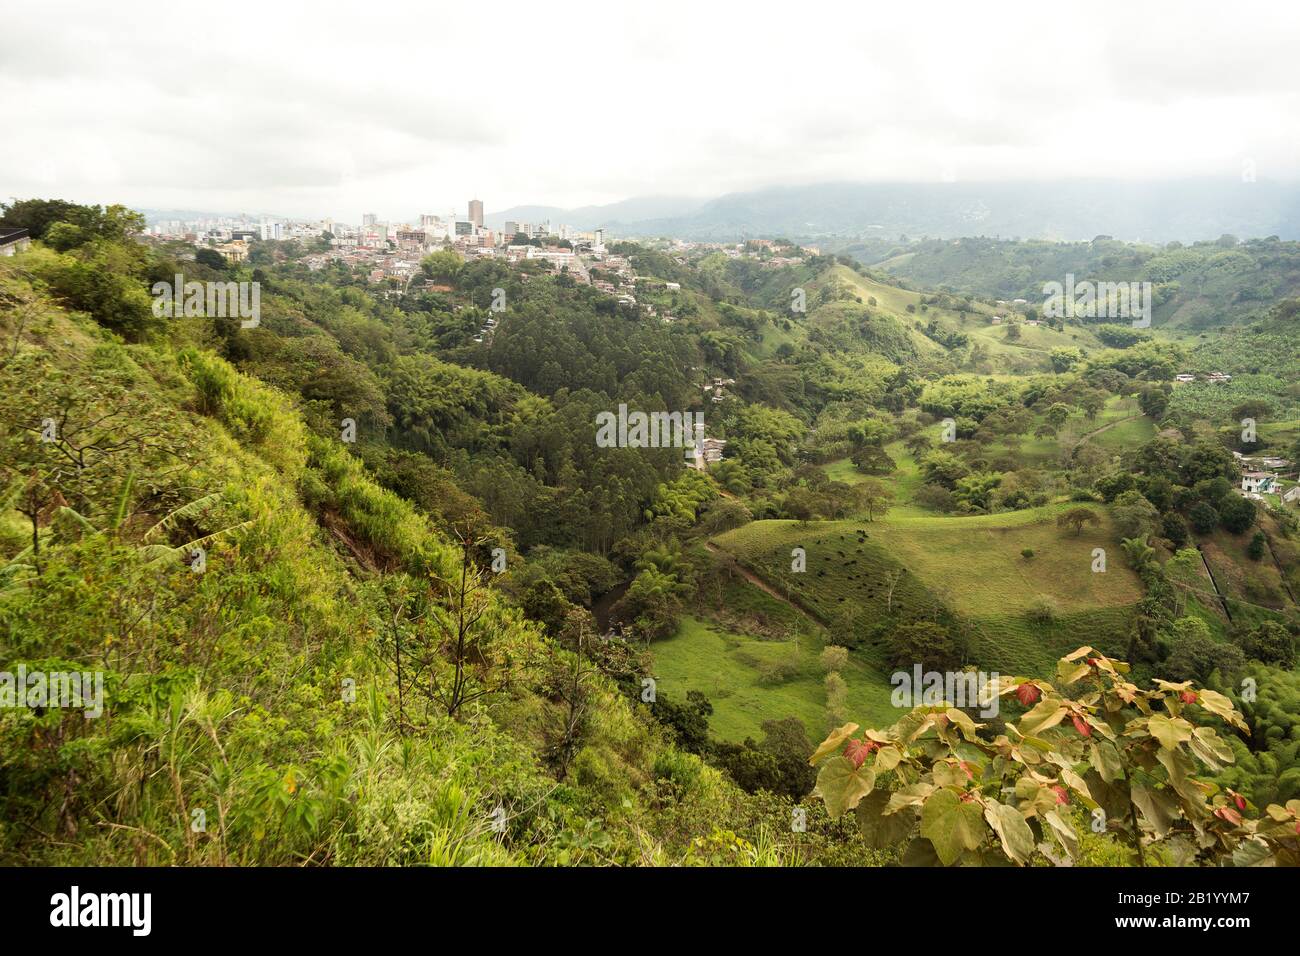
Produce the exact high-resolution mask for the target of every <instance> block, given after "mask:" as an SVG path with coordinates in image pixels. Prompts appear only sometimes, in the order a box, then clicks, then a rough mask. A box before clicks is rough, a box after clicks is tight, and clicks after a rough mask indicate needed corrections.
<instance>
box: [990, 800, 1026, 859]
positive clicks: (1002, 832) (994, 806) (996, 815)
mask: <svg viewBox="0 0 1300 956" xmlns="http://www.w3.org/2000/svg"><path fill="white" fill-rule="evenodd" d="M984 819H985V820H987V821H988V822H989V826H991V827H992V828H993V832H994V833H996V834H997V836H998V839H999V840H1000V841H1001V842H1002V849H1003V850H1005V851H1006V854H1007V856H1009V857H1011V859H1013V860H1015V861H1016V862H1017V863H1019V864H1021V865H1022V866H1023V865H1025V864H1028V863H1029V860H1030V858H1031V857H1033V855H1034V832H1033V831H1032V830H1030V829H1029V824H1028V823H1026V822H1025V818H1024V817H1022V816H1021V815H1020V811H1019V810H1017V809H1016V808H1015V807H1009V806H1007V805H1006V804H1005V803H990V804H988V805H987V806H985V807H984Z"/></svg>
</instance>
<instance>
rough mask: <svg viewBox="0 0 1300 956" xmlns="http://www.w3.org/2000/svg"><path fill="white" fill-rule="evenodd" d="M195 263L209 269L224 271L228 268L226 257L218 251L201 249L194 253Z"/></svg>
mask: <svg viewBox="0 0 1300 956" xmlns="http://www.w3.org/2000/svg"><path fill="white" fill-rule="evenodd" d="M194 261H195V262H197V263H198V264H199V265H201V266H207V267H208V268H209V269H217V270H219V271H223V270H224V269H225V268H226V257H225V256H223V255H222V254H221V253H220V252H218V251H217V250H216V249H199V250H198V251H196V252H195V253H194Z"/></svg>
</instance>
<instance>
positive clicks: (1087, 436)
mask: <svg viewBox="0 0 1300 956" xmlns="http://www.w3.org/2000/svg"><path fill="white" fill-rule="evenodd" d="M1141 417H1142V413H1141V412H1138V413H1137V414H1136V415H1130V416H1128V418H1119V419H1116V420H1115V421H1113V422H1111V423H1109V424H1107V425H1102V426H1101V427H1100V428H1094V429H1093V430H1092V431H1090V432H1084V433H1083V434H1082V435H1080V436H1079V438H1078V440H1077V441H1076V442H1075V443H1074V444H1073V445H1072V446H1071V447H1070V451H1074V450H1075V449H1076V448H1078V447H1080V446H1081V445H1082V444H1083V443H1084V442H1086V441H1087V440H1088V439H1090V438H1095V437H1096V436H1097V435H1100V434H1101V433H1102V432H1108V431H1110V430H1111V429H1112V428H1114V427H1115V426H1116V425H1123V424H1124V423H1125V422H1131V421H1133V419H1135V418H1141Z"/></svg>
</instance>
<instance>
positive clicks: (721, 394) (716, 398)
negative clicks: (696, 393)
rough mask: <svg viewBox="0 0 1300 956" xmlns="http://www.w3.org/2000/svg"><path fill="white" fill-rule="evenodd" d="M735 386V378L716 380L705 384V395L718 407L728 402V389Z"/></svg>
mask: <svg viewBox="0 0 1300 956" xmlns="http://www.w3.org/2000/svg"><path fill="white" fill-rule="evenodd" d="M735 384H736V380H735V379H734V378H714V379H713V381H711V382H705V383H704V385H703V386H702V387H703V388H704V394H705V395H709V401H711V402H713V404H714V405H717V404H720V403H721V402H725V401H726V400H727V398H728V395H727V387H728V386H731V385H735ZM710 393H712V394H710Z"/></svg>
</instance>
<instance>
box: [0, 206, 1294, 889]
mask: <svg viewBox="0 0 1300 956" xmlns="http://www.w3.org/2000/svg"><path fill="white" fill-rule="evenodd" d="M3 211H4V215H3V217H0V225H8V226H15V227H20V228H25V229H27V230H29V232H30V234H31V236H32V237H33V239H34V240H36V241H35V242H34V243H33V245H32V247H31V248H30V249H28V250H26V251H24V252H23V253H21V254H20V255H17V256H14V257H11V258H6V259H0V379H2V380H3V385H4V388H3V392H2V393H0V396H2V397H0V467H2V468H3V472H2V473H0V490H2V492H3V506H0V665H3V668H4V670H5V671H10V672H12V671H16V670H17V668H18V667H19V665H21V666H22V667H23V668H24V669H25V671H26V672H28V673H35V672H41V673H47V674H53V673H63V672H77V673H81V672H87V671H93V672H95V673H100V674H102V675H103V686H104V695H103V712H102V714H99V715H97V716H95V717H94V718H91V717H89V716H88V715H87V714H83V713H82V712H81V711H79V710H69V709H67V708H60V707H57V706H47V705H46V704H38V705H36V706H31V707H12V706H11V707H6V708H3V709H0V861H4V862H7V863H29V864H66V863H80V864H104V863H118V864H153V865H166V864H259V865H260V864H266V865H274V864H293V865H298V864H308V865H351V864H381V865H382V864H446V865H471V864H473V865H477V864H482V865H564V864H583V865H588V864H589V865H608V864H617V865H810V866H831V865H888V864H896V863H904V864H917V865H920V864H925V865H932V864H941V865H957V864H961V865H981V864H988V865H1006V864H1015V865H1053V864H1061V863H1066V862H1072V863H1076V864H1079V865H1147V866H1153V865H1180V864H1204V865H1219V864H1224V863H1227V864H1238V865H1245V864H1258V863H1263V862H1268V863H1285V864H1294V863H1296V862H1300V752H1298V749H1297V748H1300V716H1297V715H1300V683H1297V677H1296V671H1295V669H1294V667H1295V653H1296V646H1295V641H1296V635H1297V634H1300V603H1298V602H1297V599H1296V596H1297V593H1300V522H1298V521H1297V517H1296V511H1295V507H1294V505H1288V504H1287V500H1286V499H1285V498H1284V497H1283V496H1282V495H1281V494H1277V495H1273V496H1271V497H1270V498H1269V499H1267V500H1265V499H1264V498H1259V499H1258V500H1257V499H1253V498H1251V497H1249V496H1244V495H1242V494H1240V493H1239V489H1238V484H1239V482H1240V480H1241V475H1242V465H1241V463H1240V462H1241V460H1242V459H1240V458H1239V457H1238V456H1246V457H1247V458H1252V459H1253V458H1256V457H1265V456H1271V457H1275V458H1279V459H1286V460H1288V461H1289V462H1294V461H1295V460H1297V459H1300V410H1298V409H1297V403H1298V402H1300V392H1297V387H1296V385H1295V382H1296V376H1295V372H1296V366H1297V361H1298V359H1300V355H1298V354H1297V353H1298V349H1297V345H1296V343H1297V341H1300V339H1298V338H1297V334H1296V323H1297V321H1300V300H1297V299H1296V298H1294V296H1295V295H1296V294H1297V292H1300V289H1298V288H1297V280H1296V276H1295V275H1294V274H1293V272H1294V269H1295V267H1296V264H1297V263H1300V259H1297V258H1296V256H1295V252H1294V248H1293V247H1294V244H1293V243H1279V242H1277V241H1275V240H1262V241H1258V242H1248V243H1237V242H1236V241H1235V240H1234V241H1232V242H1231V243H1229V242H1228V241H1227V240H1226V239H1225V240H1221V241H1220V242H1218V243H1207V244H1196V245H1193V246H1188V247H1185V248H1184V247H1176V244H1175V245H1171V246H1166V247H1162V248H1159V249H1156V248H1152V247H1145V246H1132V245H1126V244H1122V243H1115V242H1112V241H1109V240H1098V241H1095V242H1094V243H1091V244H1068V245H1060V246H1055V247H1050V248H1049V246H1050V244H1046V243H1041V244H1034V243H1024V244H1014V245H1013V244H1005V243H999V242H994V241H991V240H987V241H986V240H963V241H962V243H961V244H960V245H952V244H949V243H940V242H937V241H931V242H925V243H921V244H918V245H908V246H907V247H906V248H899V249H891V250H885V251H884V252H881V254H879V255H873V256H871V257H870V258H871V261H872V266H871V267H868V266H867V265H864V264H863V263H862V262H860V261H858V259H855V258H852V257H850V256H848V255H840V256H835V255H829V254H824V253H820V252H815V251H812V250H808V249H804V248H801V247H800V246H798V245H797V244H795V243H793V242H789V241H786V240H776V241H775V242H774V243H768V244H761V245H760V244H750V245H748V246H741V247H740V248H739V250H724V249H722V248H720V247H714V246H703V245H701V246H686V247H680V246H678V245H676V244H674V243H672V242H669V241H645V242H640V243H632V242H624V243H619V244H617V245H615V246H614V247H613V248H612V250H611V252H612V254H616V255H618V256H620V257H623V258H625V259H626V260H627V262H628V263H630V266H631V268H632V270H633V271H634V273H635V275H634V277H633V278H631V279H627V278H624V279H621V280H620V283H621V284H626V286H627V288H628V290H629V291H631V292H634V293H635V294H634V296H629V297H628V298H633V299H634V301H632V302H628V301H624V300H623V299H620V298H619V297H618V296H615V295H610V294H607V293H605V292H602V291H600V290H599V289H597V288H596V287H594V286H593V285H591V284H588V283H586V282H583V281H579V278H578V277H577V276H575V275H571V274H569V273H568V272H566V271H565V270H563V269H561V270H559V271H554V270H552V269H551V268H549V267H548V266H546V265H545V264H544V263H543V262H541V261H539V260H526V261H523V262H520V263H507V262H504V261H501V260H497V259H492V258H481V259H472V260H464V259H462V257H461V256H460V255H459V254H457V253H456V252H455V251H453V250H451V249H444V250H441V251H437V252H434V253H432V254H430V255H428V256H427V257H426V258H425V259H424V260H423V262H422V267H421V272H420V274H419V275H418V276H416V277H415V278H414V279H413V280H411V281H410V282H406V283H388V282H385V283H375V282H373V281H371V280H370V279H369V278H368V277H367V276H366V275H365V274H364V273H362V272H361V271H359V270H354V269H350V268H349V267H348V266H347V265H345V264H343V263H341V262H333V263H330V264H328V265H325V266H324V267H320V268H314V267H312V266H310V265H309V264H308V263H307V261H306V258H305V257H306V256H307V254H308V253H309V252H311V251H312V247H311V246H310V244H305V243H301V242H297V241H273V240H268V241H261V242H255V243H253V248H252V252H251V253H250V255H249V258H248V260H247V261H246V262H241V263H235V262H228V261H226V260H225V259H224V258H223V257H222V256H221V254H220V253H218V252H216V251H215V250H213V249H210V248H203V247H200V248H197V249H196V248H195V247H193V246H190V245H187V244H185V243H182V242H166V241H160V240H156V239H150V240H149V241H144V240H142V238H141V237H140V236H139V232H140V230H141V228H142V225H143V222H142V220H141V217H140V216H139V215H138V214H136V213H133V212H131V211H130V210H128V209H125V208H123V207H120V206H111V207H108V208H102V207H87V206H80V205H75V204H72V203H66V202H61V201H58V200H26V201H18V202H15V203H13V204H11V205H9V206H6V207H3ZM1040 246H1041V247H1042V248H1039V247H1040ZM851 251H852V250H850V252H851ZM878 251H879V250H878ZM954 257H960V259H955V258H954ZM990 257H996V259H997V268H994V267H992V266H991V265H990ZM1102 267H1105V268H1106V269H1109V270H1120V271H1122V272H1125V274H1126V276H1127V275H1130V274H1131V276H1132V277H1133V278H1134V279H1143V280H1147V279H1149V280H1150V281H1152V282H1154V283H1155V284H1156V288H1157V290H1158V292H1157V302H1158V303H1159V304H1158V307H1157V317H1158V319H1159V321H1158V322H1157V324H1156V328H1155V329H1153V330H1151V331H1143V332H1140V333H1137V332H1134V331H1133V330H1131V329H1129V328H1126V327H1123V326H1117V325H1113V324H1111V325H1107V324H1105V323H1097V322H1088V321H1086V320H1074V319H1067V320H1064V321H1056V322H1047V321H1040V317H1039V314H1038V311H1037V310H1036V309H1035V308H1034V307H1033V304H1034V303H1039V302H1040V301H1041V288H1040V286H1041V281H1040V276H1042V275H1047V276H1049V277H1055V276H1056V275H1058V274H1060V273H1063V272H1067V271H1074V272H1077V273H1078V274H1079V275H1080V276H1086V275H1090V274H1093V273H1095V272H1096V270H1098V269H1100V268H1102ZM178 274H183V275H184V277H185V279H186V280H187V281H197V282H212V283H227V282H236V283H239V282H249V283H257V287H258V289H259V290H260V316H259V317H258V319H257V321H256V322H255V323H254V324H253V325H251V326H249V325H247V324H245V323H241V321H240V319H239V318H238V317H229V316H223V317H206V316H194V317H186V318H180V317H172V316H169V315H165V314H162V315H160V314H159V309H158V308H157V307H156V301H155V298H154V295H153V293H151V290H152V289H153V288H154V287H155V285H156V284H158V283H166V282H170V281H171V280H172V279H173V277H174V276H176V275H178ZM904 280H906V281H905V282H904ZM1248 289H1249V290H1250V291H1249V292H1248V291H1247V290H1248ZM1193 290H1194V291H1193ZM1161 296H1163V298H1161ZM1193 296H1194V298H1193ZM1020 297H1023V298H1027V299H1028V300H1029V302H1030V303H1031V304H1030V305H1027V306H1026V307H1024V308H1019V309H1017V308H1010V307H1007V306H1006V304H1005V302H1003V303H999V301H998V300H999V299H1003V300H1006V299H1014V298H1020ZM1161 308H1163V309H1165V310H1166V311H1165V312H1163V313H1162V312H1161V311H1160V309H1161ZM995 318H996V322H995V321H994V320H995ZM1163 326H1169V327H1170V328H1172V329H1173V330H1174V331H1173V332H1170V331H1169V330H1168V329H1165V328H1162V327H1163ZM1189 333H1194V334H1189ZM1217 371H1223V372H1228V373H1230V374H1232V375H1233V380H1232V382H1231V383H1226V382H1225V383H1223V384H1222V385H1219V384H1212V383H1210V382H1208V381H1206V380H1205V379H1204V377H1205V376H1207V375H1208V374H1209V373H1211V372H1217ZM1180 374H1184V375H1186V374H1192V375H1195V376H1199V377H1200V379H1199V380H1198V381H1195V382H1179V381H1178V380H1177V376H1178V375H1180ZM624 406H625V407H626V408H627V409H632V410H644V411H649V412H656V411H663V412H680V413H688V412H689V413H691V414H693V415H700V416H702V420H703V422H704V423H705V427H704V431H703V434H704V435H707V439H709V440H714V441H716V442H718V443H720V444H719V447H720V448H722V449H723V450H722V451H721V454H720V455H719V456H718V460H716V461H710V460H706V459H705V458H704V456H703V454H702V453H701V454H700V455H698V456H697V457H696V458H694V459H692V458H691V450H692V449H691V447H690V444H689V443H688V444H686V445H685V446H681V447H635V446H634V445H632V444H630V443H623V444H621V445H618V446H615V447H603V446H602V444H601V443H600V442H599V441H597V440H595V432H596V425H595V423H596V422H597V421H598V420H599V416H601V415H602V414H603V413H604V414H610V413H614V412H617V411H618V410H619V409H620V407H624ZM1247 420H1249V421H1250V423H1251V427H1250V428H1246V427H1245V426H1244V425H1243V424H1242V423H1243V422H1245V421H1247ZM1234 453H1236V454H1235V455H1234ZM692 462H694V463H695V464H696V465H698V467H693V466H692ZM1283 472H1284V476H1283V479H1282V487H1281V488H1279V491H1281V490H1282V489H1289V488H1291V487H1295V485H1296V483H1295V469H1294V465H1290V468H1289V472H1288V471H1287V469H1286V468H1283ZM914 667H915V668H918V671H917V672H918V673H919V672H920V670H924V671H927V672H941V673H946V674H949V675H971V676H972V679H973V678H974V677H976V676H978V675H983V674H986V673H989V672H991V673H993V674H994V675H995V677H994V678H993V680H992V681H991V682H984V683H983V685H982V686H981V687H980V688H979V691H980V692H979V700H975V699H966V700H961V701H958V700H954V699H952V697H951V695H946V696H945V695H944V694H940V695H939V696H938V697H935V698H933V699H932V698H930V697H928V696H927V697H925V698H924V699H922V698H921V697H920V695H916V696H915V697H914V698H913V699H909V700H907V701H905V702H904V703H902V704H900V703H898V702H897V701H896V700H895V699H894V698H895V697H896V696H897V695H896V693H892V692H891V687H893V688H895V689H896V688H897V686H898V681H897V676H898V675H899V674H903V675H907V674H910V673H912V672H913V668H914ZM850 811H852V813H850Z"/></svg>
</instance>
